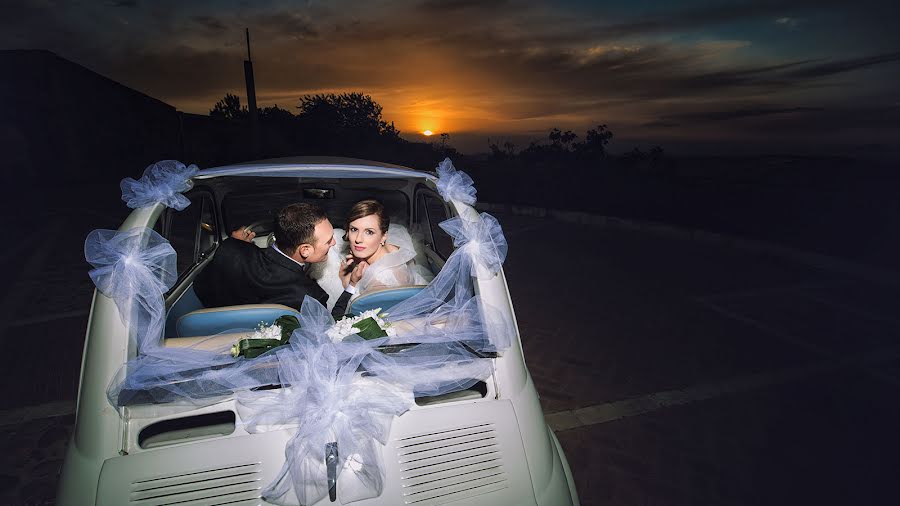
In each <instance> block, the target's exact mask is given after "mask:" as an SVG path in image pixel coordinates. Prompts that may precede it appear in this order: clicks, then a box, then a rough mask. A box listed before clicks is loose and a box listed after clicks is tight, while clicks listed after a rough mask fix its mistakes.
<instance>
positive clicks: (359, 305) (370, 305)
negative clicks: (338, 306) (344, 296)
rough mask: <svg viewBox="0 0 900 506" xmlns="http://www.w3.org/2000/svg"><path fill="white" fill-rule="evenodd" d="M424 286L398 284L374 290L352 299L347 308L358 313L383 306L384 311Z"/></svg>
mask: <svg viewBox="0 0 900 506" xmlns="http://www.w3.org/2000/svg"><path fill="white" fill-rule="evenodd" d="M423 288H425V285H412V286H396V287H391V288H382V289H380V290H372V291H370V292H366V293H365V294H363V295H360V296H359V297H357V298H356V299H353V300H352V301H350V307H348V308H347V312H348V313H350V314H354V315H358V314H360V313H363V312H365V311H368V310H370V309H375V308H381V310H382V311H387V310H388V309H390V308H392V307H394V306H396V305H397V304H399V303H401V302H403V301H405V300H406V299H408V298H410V297H412V296H413V295H415V294H417V293H419V292H421V291H422V289H423Z"/></svg>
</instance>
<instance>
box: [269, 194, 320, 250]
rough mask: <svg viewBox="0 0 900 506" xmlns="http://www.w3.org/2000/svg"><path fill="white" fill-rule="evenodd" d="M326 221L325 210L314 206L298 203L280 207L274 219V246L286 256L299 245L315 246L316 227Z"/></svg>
mask: <svg viewBox="0 0 900 506" xmlns="http://www.w3.org/2000/svg"><path fill="white" fill-rule="evenodd" d="M327 219H328V215H326V214H325V210H324V209H322V208H321V207H320V206H318V205H316V204H308V203H306V202H298V203H296V204H291V205H289V206H285V207H282V208H281V210H280V211H278V216H276V217H275V230H274V232H275V244H276V245H277V246H278V249H280V250H281V251H282V252H284V253H286V254H288V255H292V254H294V251H296V250H297V246H300V245H301V244H313V245H315V240H316V233H315V232H316V225H318V224H319V223H321V222H322V220H327Z"/></svg>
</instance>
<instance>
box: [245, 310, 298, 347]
mask: <svg viewBox="0 0 900 506" xmlns="http://www.w3.org/2000/svg"><path fill="white" fill-rule="evenodd" d="M299 326H300V321H298V320H297V317H296V316H294V315H282V316H279V317H278V319H276V320H275V321H274V322H273V323H272V324H271V325H266V322H259V326H257V328H256V331H255V332H253V333H252V334H250V336H248V337H247V338H246V339H241V340H240V341H238V342H237V343H235V344H234V346H232V347H231V356H232V357H235V358H237V357H244V358H256V357H258V356H260V355H262V354H263V353H265V352H267V351H269V350H271V349H273V348H277V347H279V346H284V345H286V344H287V343H288V340H290V338H291V334H293V333H294V330H296V329H297V327H299Z"/></svg>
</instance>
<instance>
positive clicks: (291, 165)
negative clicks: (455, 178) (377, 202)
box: [194, 156, 436, 180]
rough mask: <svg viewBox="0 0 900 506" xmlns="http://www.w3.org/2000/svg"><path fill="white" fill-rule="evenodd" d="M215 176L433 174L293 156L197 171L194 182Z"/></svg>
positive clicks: (386, 165) (357, 161)
mask: <svg viewBox="0 0 900 506" xmlns="http://www.w3.org/2000/svg"><path fill="white" fill-rule="evenodd" d="M217 176H278V177H320V178H382V177H384V178H391V177H401V178H410V177H412V178H423V179H431V180H434V179H436V178H435V175H434V174H433V173H430V172H423V171H419V170H414V169H410V168H409V167H403V166H400V165H392V164H389V163H381V162H373V161H369V160H360V159H357V158H341V157H332V156H295V157H288V158H272V159H269V160H259V161H254V162H244V163H237V164H233V165H225V166H223V167H214V168H211V169H206V170H201V171H200V172H199V173H198V174H197V175H196V176H194V179H206V178H211V177H217Z"/></svg>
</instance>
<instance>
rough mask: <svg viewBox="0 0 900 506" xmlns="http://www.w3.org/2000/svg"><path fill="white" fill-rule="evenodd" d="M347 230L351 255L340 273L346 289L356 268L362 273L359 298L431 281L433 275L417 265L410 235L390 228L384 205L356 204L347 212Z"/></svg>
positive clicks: (403, 230) (345, 237)
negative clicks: (381, 289)
mask: <svg viewBox="0 0 900 506" xmlns="http://www.w3.org/2000/svg"><path fill="white" fill-rule="evenodd" d="M345 230H346V232H345V234H344V240H345V241H346V242H347V246H348V247H349V254H347V255H346V257H345V259H344V260H343V261H342V262H341V266H340V269H339V271H338V272H339V277H340V279H341V284H342V285H343V287H344V288H346V287H347V285H348V284H349V282H350V273H351V272H352V271H353V269H354V268H355V267H357V266H359V267H360V270H362V272H363V275H362V278H361V279H360V280H359V283H357V285H356V290H355V291H356V295H357V296H358V295H360V294H363V293H365V292H368V291H371V290H375V289H378V288H387V287H392V286H405V285H423V284H426V283H427V282H428V278H429V277H430V276H426V275H425V272H424V269H423V268H422V267H421V266H419V265H417V264H416V261H415V257H416V251H415V248H414V247H413V244H412V240H411V238H410V237H409V233H408V232H406V230H405V229H404V228H403V227H399V226H394V227H391V223H390V218H388V216H387V212H386V211H385V209H384V205H382V204H381V202H378V201H377V200H362V201H360V202H357V203H356V204H354V205H353V207H351V208H350V211H349V212H348V213H347V224H346V228H345ZM395 236H396V237H395ZM389 237H390V241H389Z"/></svg>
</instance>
